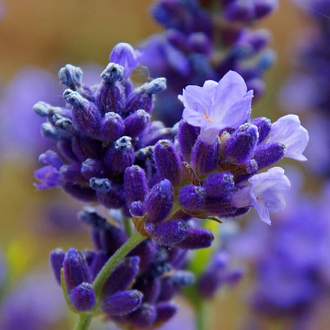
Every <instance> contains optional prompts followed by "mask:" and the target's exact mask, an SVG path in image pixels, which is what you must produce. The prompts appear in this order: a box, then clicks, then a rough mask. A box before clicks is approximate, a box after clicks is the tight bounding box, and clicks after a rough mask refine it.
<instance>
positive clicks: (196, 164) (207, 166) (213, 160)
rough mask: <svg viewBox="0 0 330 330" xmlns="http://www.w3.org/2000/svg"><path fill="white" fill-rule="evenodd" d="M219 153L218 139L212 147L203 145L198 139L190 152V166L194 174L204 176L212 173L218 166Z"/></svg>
mask: <svg viewBox="0 0 330 330" xmlns="http://www.w3.org/2000/svg"><path fill="white" fill-rule="evenodd" d="M219 152H220V139H219V138H217V140H216V142H215V143H213V144H212V145H209V144H207V143H204V142H203V141H202V140H201V139H200V138H198V140H197V141H196V143H195V145H194V147H193V149H192V152H191V166H192V167H193V169H194V170H195V172H196V174H197V175H204V174H207V173H210V172H212V171H213V170H214V169H215V168H216V166H217V164H218V158H219Z"/></svg>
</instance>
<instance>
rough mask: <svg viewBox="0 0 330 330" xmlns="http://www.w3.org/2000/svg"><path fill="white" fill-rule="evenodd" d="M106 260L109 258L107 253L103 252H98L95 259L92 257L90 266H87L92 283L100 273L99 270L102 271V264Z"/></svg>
mask: <svg viewBox="0 0 330 330" xmlns="http://www.w3.org/2000/svg"><path fill="white" fill-rule="evenodd" d="M108 259H109V256H108V254H107V252H105V251H98V252H97V253H96V254H95V257H94V259H93V261H92V263H91V265H90V266H89V272H90V275H91V278H90V280H91V281H94V279H95V277H96V276H97V274H98V273H99V272H100V270H101V269H102V267H103V266H104V264H105V263H106V262H107V260H108Z"/></svg>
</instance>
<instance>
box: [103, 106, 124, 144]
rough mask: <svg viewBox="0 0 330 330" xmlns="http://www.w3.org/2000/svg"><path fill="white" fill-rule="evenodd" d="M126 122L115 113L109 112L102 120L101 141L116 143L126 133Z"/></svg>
mask: <svg viewBox="0 0 330 330" xmlns="http://www.w3.org/2000/svg"><path fill="white" fill-rule="evenodd" d="M124 129H125V127H124V121H123V120H122V118H121V117H120V115H118V114H117V113H115V112H107V113H106V114H105V116H104V118H103V120H102V123H101V128H100V139H101V140H103V141H115V140H117V139H119V138H120V137H121V136H122V135H123V133H124Z"/></svg>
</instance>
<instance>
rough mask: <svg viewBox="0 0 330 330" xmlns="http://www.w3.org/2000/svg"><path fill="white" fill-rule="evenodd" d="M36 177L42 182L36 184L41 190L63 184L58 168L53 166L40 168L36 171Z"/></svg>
mask: <svg viewBox="0 0 330 330" xmlns="http://www.w3.org/2000/svg"><path fill="white" fill-rule="evenodd" d="M34 177H35V178H36V179H37V180H38V181H40V182H41V183H35V184H34V185H35V186H36V187H37V188H38V189H39V190H43V189H48V188H53V187H56V186H61V185H62V183H63V180H62V178H61V177H60V175H59V172H58V170H57V169H56V168H54V167H52V166H44V167H42V168H39V169H38V170H36V171H35V172H34Z"/></svg>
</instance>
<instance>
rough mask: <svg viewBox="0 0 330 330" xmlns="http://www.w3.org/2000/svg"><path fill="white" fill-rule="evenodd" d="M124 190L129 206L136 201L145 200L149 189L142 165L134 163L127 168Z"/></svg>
mask: <svg viewBox="0 0 330 330" xmlns="http://www.w3.org/2000/svg"><path fill="white" fill-rule="evenodd" d="M124 190H125V196H126V203H127V206H130V205H131V203H132V202H134V201H141V202H143V201H144V199H145V197H146V195H147V193H148V190H149V189H148V183H147V178H146V174H145V172H144V170H143V169H142V168H141V167H140V166H137V165H133V166H130V167H127V168H126V170H125V174H124Z"/></svg>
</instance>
